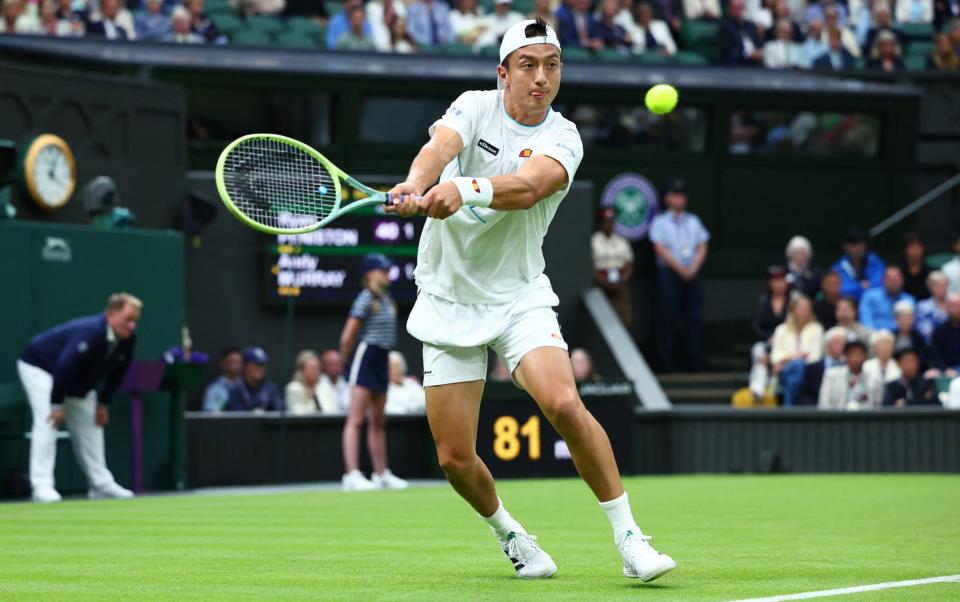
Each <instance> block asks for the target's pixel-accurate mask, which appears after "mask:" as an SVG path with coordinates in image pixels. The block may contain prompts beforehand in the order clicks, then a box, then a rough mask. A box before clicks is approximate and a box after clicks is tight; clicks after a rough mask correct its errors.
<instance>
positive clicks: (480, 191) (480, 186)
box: [450, 177, 493, 207]
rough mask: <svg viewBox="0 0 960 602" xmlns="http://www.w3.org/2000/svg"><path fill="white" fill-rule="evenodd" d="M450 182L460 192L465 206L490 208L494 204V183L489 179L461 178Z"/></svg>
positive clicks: (452, 179)
mask: <svg viewBox="0 0 960 602" xmlns="http://www.w3.org/2000/svg"><path fill="white" fill-rule="evenodd" d="M450 181H451V182H453V185H454V186H456V187H457V190H459V191H460V199H461V200H462V201H463V204H464V205H469V206H471V207H489V206H490V203H492V202H493V183H492V182H490V180H489V179H487V178H469V177H459V178H451V179H450Z"/></svg>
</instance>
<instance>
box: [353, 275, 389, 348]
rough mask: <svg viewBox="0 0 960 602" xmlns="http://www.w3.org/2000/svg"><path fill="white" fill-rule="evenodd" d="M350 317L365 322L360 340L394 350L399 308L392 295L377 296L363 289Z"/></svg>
mask: <svg viewBox="0 0 960 602" xmlns="http://www.w3.org/2000/svg"><path fill="white" fill-rule="evenodd" d="M350 317H352V318H357V319H358V320H361V321H363V326H362V327H361V328H360V340H361V341H364V342H366V343H367V344H368V345H376V346H377V347H382V348H383V349H393V348H394V347H395V346H396V344H397V307H396V305H395V304H394V303H393V299H392V298H391V297H390V295H388V294H386V293H384V294H383V295H380V296H376V295H374V294H373V293H371V292H370V289H366V288H365V289H363V290H362V291H360V294H359V295H357V298H356V299H355V300H354V301H353V306H352V307H351V308H350Z"/></svg>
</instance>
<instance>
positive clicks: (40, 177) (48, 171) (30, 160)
mask: <svg viewBox="0 0 960 602" xmlns="http://www.w3.org/2000/svg"><path fill="white" fill-rule="evenodd" d="M22 170H23V172H22V173H23V184H24V187H25V188H26V190H27V194H29V195H30V198H32V199H33V201H34V202H35V203H36V204H37V206H38V207H40V208H41V209H44V210H46V211H56V210H58V209H61V208H63V206H64V205H66V204H67V202H68V201H69V200H70V197H72V196H73V191H74V190H75V189H76V187H77V166H76V164H75V163H74V161H73V151H71V150H70V146H69V145H68V144H67V143H66V141H65V140H64V139H63V138H61V137H60V136H57V135H55V134H41V135H40V136H37V137H36V138H34V139H33V140H31V141H30V142H29V143H28V144H27V148H26V151H25V152H24V154H23V166H22Z"/></svg>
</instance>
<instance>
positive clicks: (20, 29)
mask: <svg viewBox="0 0 960 602" xmlns="http://www.w3.org/2000/svg"><path fill="white" fill-rule="evenodd" d="M39 31H40V25H39V23H37V20H36V19H35V18H34V17H32V16H31V15H30V14H28V13H27V11H26V5H25V3H24V2H23V0H3V15H2V18H0V33H20V34H26V33H37V32H39Z"/></svg>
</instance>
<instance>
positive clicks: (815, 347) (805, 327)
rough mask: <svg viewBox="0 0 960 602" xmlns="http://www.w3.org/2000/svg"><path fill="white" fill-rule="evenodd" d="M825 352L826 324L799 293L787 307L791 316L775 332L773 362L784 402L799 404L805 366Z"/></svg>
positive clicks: (771, 352) (788, 314)
mask: <svg viewBox="0 0 960 602" xmlns="http://www.w3.org/2000/svg"><path fill="white" fill-rule="evenodd" d="M822 355H823V327H822V326H820V323H819V322H817V319H816V318H815V317H814V315H813V305H812V304H811V303H810V299H809V298H807V297H806V296H804V295H802V294H800V293H796V294H794V295H793V297H791V299H790V304H789V305H788V306H787V319H786V321H784V323H783V324H781V325H780V326H777V329H776V330H774V331H773V340H772V341H771V348H770V361H771V363H772V364H773V372H774V374H776V375H777V376H778V378H779V381H780V386H781V387H783V405H784V406H792V405H794V403H796V401H797V399H798V396H799V395H800V389H801V387H802V386H803V369H804V367H805V366H806V365H807V364H810V363H813V362H818V361H820V358H821V356H822Z"/></svg>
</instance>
